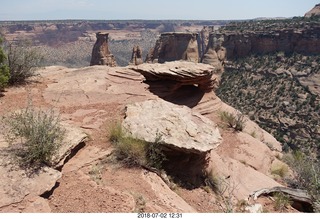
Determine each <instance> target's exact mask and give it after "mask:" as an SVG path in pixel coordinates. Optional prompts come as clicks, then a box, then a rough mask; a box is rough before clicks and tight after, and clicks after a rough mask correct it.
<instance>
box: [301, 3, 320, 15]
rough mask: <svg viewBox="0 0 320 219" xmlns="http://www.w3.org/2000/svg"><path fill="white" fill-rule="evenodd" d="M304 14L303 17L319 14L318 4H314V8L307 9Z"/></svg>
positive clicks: (319, 5)
mask: <svg viewBox="0 0 320 219" xmlns="http://www.w3.org/2000/svg"><path fill="white" fill-rule="evenodd" d="M304 16H305V17H312V16H320V4H316V5H315V6H314V8H312V9H311V10H310V11H308V12H307V13H306V14H305V15H304Z"/></svg>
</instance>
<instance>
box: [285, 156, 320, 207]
mask: <svg viewBox="0 0 320 219" xmlns="http://www.w3.org/2000/svg"><path fill="white" fill-rule="evenodd" d="M310 155H311V154H310ZM310 155H309V156H307V155H306V154H305V153H303V152H301V151H295V152H293V153H290V154H286V155H285V156H284V157H283V160H284V161H285V162H286V163H288V165H289V166H290V167H291V169H292V170H293V171H294V172H295V178H294V184H296V185H297V186H298V188H300V189H305V190H307V191H308V193H309V194H310V195H311V196H312V197H313V199H314V200H315V202H314V204H315V206H314V208H315V209H314V210H315V211H316V212H320V205H319V203H320V163H319V161H318V159H316V158H312V156H310Z"/></svg>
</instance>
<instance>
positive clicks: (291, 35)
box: [211, 26, 320, 59]
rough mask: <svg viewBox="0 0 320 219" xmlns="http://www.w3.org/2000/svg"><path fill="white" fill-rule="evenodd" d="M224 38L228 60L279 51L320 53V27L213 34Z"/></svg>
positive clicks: (223, 44)
mask: <svg viewBox="0 0 320 219" xmlns="http://www.w3.org/2000/svg"><path fill="white" fill-rule="evenodd" d="M211 37H216V38H222V39H223V42H222V46H223V47H225V48H226V50H227V58H228V59H234V58H237V57H245V56H248V55H251V54H267V53H273V52H278V51H283V52H285V53H293V52H296V53H301V54H306V55H311V54H319V53H320V26H314V27H312V28H305V29H301V30H294V29H287V30H281V29H280V30H274V31H269V32H268V31H266V32H246V33H239V32H228V33H224V34H213V35H212V36H211Z"/></svg>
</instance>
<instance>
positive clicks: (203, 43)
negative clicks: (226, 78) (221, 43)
mask: <svg viewBox="0 0 320 219" xmlns="http://www.w3.org/2000/svg"><path fill="white" fill-rule="evenodd" d="M213 31H214V26H204V27H203V28H202V30H201V31H200V33H199V37H198V44H199V55H200V57H203V55H204V54H205V53H206V50H207V47H208V43H209V35H210V33H211V32H213Z"/></svg>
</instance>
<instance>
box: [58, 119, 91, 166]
mask: <svg viewBox="0 0 320 219" xmlns="http://www.w3.org/2000/svg"><path fill="white" fill-rule="evenodd" d="M61 125H62V127H63V128H64V129H65V131H66V134H65V139H64V142H63V144H62V147H61V148H60V149H59V151H58V153H57V155H56V157H54V159H53V166H55V167H60V166H63V164H64V162H65V160H66V159H67V157H68V156H70V154H71V152H72V150H74V149H75V148H76V147H77V146H79V145H80V144H81V143H84V142H85V141H86V139H87V137H88V136H87V134H86V133H84V132H83V131H82V130H81V129H79V128H77V127H74V126H71V125H69V124H68V123H66V122H62V123H61Z"/></svg>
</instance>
